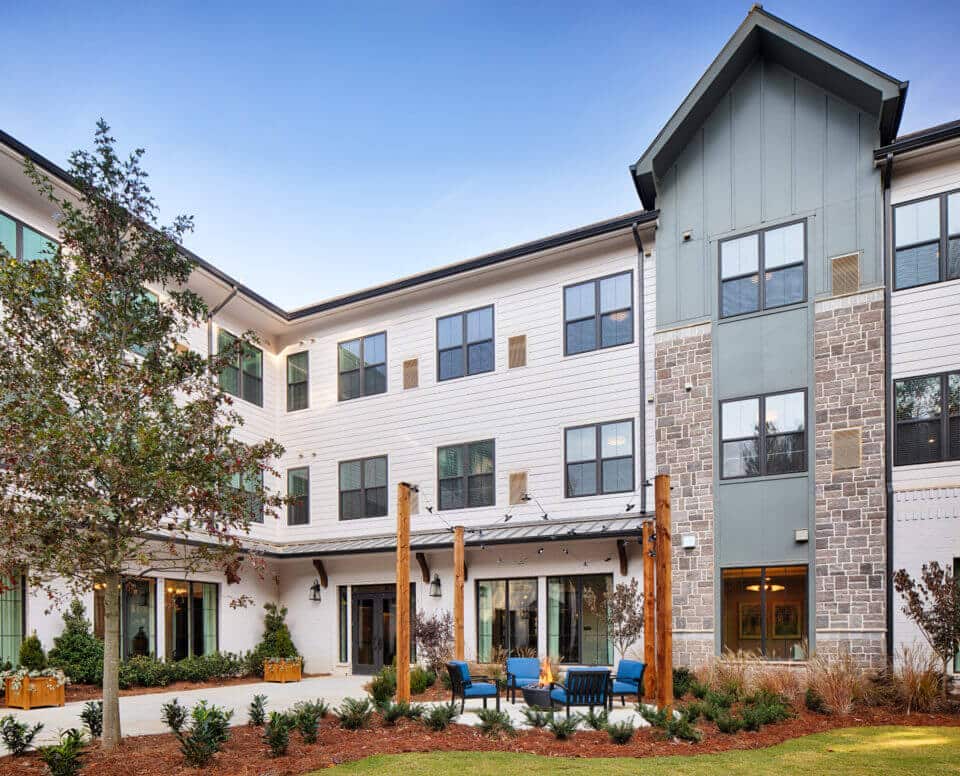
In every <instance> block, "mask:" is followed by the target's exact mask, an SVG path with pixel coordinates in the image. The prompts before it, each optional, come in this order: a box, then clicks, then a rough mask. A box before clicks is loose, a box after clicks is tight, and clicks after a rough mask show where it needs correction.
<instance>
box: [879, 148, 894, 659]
mask: <svg viewBox="0 0 960 776" xmlns="http://www.w3.org/2000/svg"><path fill="white" fill-rule="evenodd" d="M880 177H881V182H882V185H883V411H884V419H885V421H886V422H885V424H884V425H885V429H884V440H883V467H884V480H885V481H886V483H885V484H886V497H887V498H886V518H885V532H886V537H887V548H886V550H887V557H886V574H887V580H886V598H887V601H886V604H887V606H886V609H887V618H886V619H887V632H886V648H887V665H888V666H890V667H891V668H892V667H893V648H894V641H893V458H892V455H893V428H894V423H893V417H892V414H893V369H892V367H891V364H890V359H891V356H892V353H893V343H891V341H890V334H891V331H892V330H893V325H892V322H891V320H890V315H891V310H892V308H893V304H892V299H891V295H892V288H893V250H892V247H893V208H892V207H891V205H890V183H891V180H892V178H893V153H892V152H891V153H888V154H887V156H886V159H885V161H884V166H883V169H882V171H881V176H880Z"/></svg>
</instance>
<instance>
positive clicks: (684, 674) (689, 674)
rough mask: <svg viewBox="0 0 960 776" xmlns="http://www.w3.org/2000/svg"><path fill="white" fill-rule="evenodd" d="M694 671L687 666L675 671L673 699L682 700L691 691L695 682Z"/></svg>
mask: <svg viewBox="0 0 960 776" xmlns="http://www.w3.org/2000/svg"><path fill="white" fill-rule="evenodd" d="M694 681H696V680H695V679H694V677H693V671H691V670H690V669H689V668H687V667H686V666H679V667H678V668H674V669H673V697H674V698H682V697H683V696H684V695H686V694H687V693H688V692H690V690H691V686H692V684H693V682H694Z"/></svg>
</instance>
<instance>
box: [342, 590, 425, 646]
mask: <svg viewBox="0 0 960 776" xmlns="http://www.w3.org/2000/svg"><path fill="white" fill-rule="evenodd" d="M349 600H350V599H349V596H348V594H347V586H346V585H337V626H338V628H339V631H340V632H339V634H338V635H339V647H340V652H339V659H340V662H341V663H347V662H349V660H350V650H349V643H348V640H347V634H348V633H349V632H350V608H349V606H350V604H349V603H348V601H349ZM411 609H412V610H413V611H416V610H415V609H413V608H412V607H411Z"/></svg>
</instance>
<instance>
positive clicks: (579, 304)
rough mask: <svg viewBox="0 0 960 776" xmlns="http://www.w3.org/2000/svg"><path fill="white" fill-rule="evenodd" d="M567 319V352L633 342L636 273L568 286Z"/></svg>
mask: <svg viewBox="0 0 960 776" xmlns="http://www.w3.org/2000/svg"><path fill="white" fill-rule="evenodd" d="M563 321H564V323H563V352H564V355H567V356H572V355H574V354H576V353H586V352H587V351H590V350H598V349H601V348H612V347H616V346H617V345H626V344H629V343H631V342H633V273H632V272H621V273H619V274H617V275H610V276H609V277H604V278H597V279H596V280H589V281H587V282H586V283H577V284H576V285H573V286H567V287H566V288H564V289H563Z"/></svg>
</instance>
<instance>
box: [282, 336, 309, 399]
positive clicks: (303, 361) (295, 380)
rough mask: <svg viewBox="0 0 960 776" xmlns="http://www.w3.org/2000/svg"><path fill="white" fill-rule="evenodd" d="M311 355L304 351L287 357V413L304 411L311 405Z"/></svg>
mask: <svg viewBox="0 0 960 776" xmlns="http://www.w3.org/2000/svg"><path fill="white" fill-rule="evenodd" d="M309 380H310V354H309V353H308V352H307V351H306V350H304V351H302V352H300V353H291V354H290V355H288V356H287V412H293V411H294V410H304V409H306V408H307V405H308V403H309V388H308V386H309V384H310V382H309Z"/></svg>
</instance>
